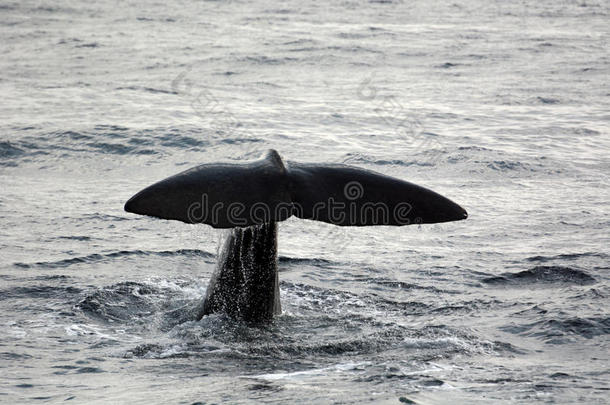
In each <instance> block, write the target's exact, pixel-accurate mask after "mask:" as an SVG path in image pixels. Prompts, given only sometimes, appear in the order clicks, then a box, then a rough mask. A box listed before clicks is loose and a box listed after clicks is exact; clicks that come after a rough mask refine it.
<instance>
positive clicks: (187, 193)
mask: <svg viewBox="0 0 610 405" xmlns="http://www.w3.org/2000/svg"><path fill="white" fill-rule="evenodd" d="M125 210H126V211H127V212H131V213H135V214H140V215H149V216H153V217H157V218H163V219H171V220H178V221H182V222H186V223H191V224H192V223H204V224H208V225H211V226H212V227H214V228H231V231H230V234H229V235H228V237H227V239H226V241H225V242H224V245H223V246H222V249H221V252H220V254H219V257H218V262H217V266H216V269H215V271H214V273H213V275H212V278H211V280H210V283H209V284H208V289H207V292H206V296H205V298H204V300H203V302H202V304H201V307H200V309H199V311H198V318H199V319H200V318H201V317H203V316H205V315H208V314H212V313H225V314H227V315H229V316H230V317H232V318H236V319H240V320H244V321H247V322H262V321H268V320H270V319H272V318H273V315H276V314H279V313H281V306H280V300H279V280H278V271H277V222H280V221H283V220H286V219H287V218H289V217H291V216H296V217H298V218H303V219H311V220H316V221H323V222H327V223H331V224H334V225H339V226H374V225H389V226H404V225H410V224H429V223H439V222H449V221H458V220H462V219H466V218H467V217H468V214H467V212H466V210H464V209H463V208H462V207H460V206H459V205H458V204H456V203H454V202H453V201H451V200H449V199H448V198H446V197H443V196H442V195H440V194H438V193H435V192H434V191H432V190H429V189H427V188H424V187H421V186H418V185H416V184H413V183H409V182H407V181H403V180H400V179H396V178H393V177H389V176H386V175H383V174H380V173H376V172H373V171H370V170H365V169H361V168H358V167H354V166H348V165H340V164H310V163H308V164H304V163H296V162H290V161H288V162H285V163H284V161H282V159H281V157H280V155H279V154H278V153H277V152H276V151H275V150H273V149H271V150H269V151H268V152H267V153H266V154H265V155H264V156H263V157H262V158H261V159H260V160H257V161H253V162H246V163H242V164H235V163H232V164H229V163H216V164H204V165H200V166H197V167H194V168H192V169H189V170H186V171H184V172H181V173H178V174H176V175H174V176H171V177H169V178H167V179H165V180H161V181H159V182H157V183H155V184H153V185H151V186H149V187H147V188H145V189H143V190H142V191H140V192H139V193H137V194H136V195H134V196H133V197H131V198H130V199H129V200H128V201H127V202H126V203H125Z"/></svg>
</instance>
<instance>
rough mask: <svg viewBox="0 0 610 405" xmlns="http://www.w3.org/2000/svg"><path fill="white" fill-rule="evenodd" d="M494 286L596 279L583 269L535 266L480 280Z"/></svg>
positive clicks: (589, 281)
mask: <svg viewBox="0 0 610 405" xmlns="http://www.w3.org/2000/svg"><path fill="white" fill-rule="evenodd" d="M481 281H482V282H483V283H485V284H491V285H496V286H513V285H518V286H526V285H531V286H540V285H553V284H570V285H589V284H595V283H596V282H597V280H596V279H595V278H594V277H592V276H590V275H589V274H587V273H586V272H585V271H583V270H578V269H574V268H571V267H560V266H536V267H534V268H531V269H529V270H524V271H520V272H517V273H504V274H502V275H499V276H494V277H487V278H485V279H483V280H481Z"/></svg>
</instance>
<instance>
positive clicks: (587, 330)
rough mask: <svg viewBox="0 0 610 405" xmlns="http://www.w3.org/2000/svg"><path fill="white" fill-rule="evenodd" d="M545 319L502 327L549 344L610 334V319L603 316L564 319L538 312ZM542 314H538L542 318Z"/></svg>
mask: <svg viewBox="0 0 610 405" xmlns="http://www.w3.org/2000/svg"><path fill="white" fill-rule="evenodd" d="M538 312H540V313H541V314H542V316H543V319H540V320H537V321H535V322H531V323H528V324H523V325H510V326H505V327H501V328H500V329H503V330H505V331H507V332H510V333H515V334H519V335H522V336H532V337H536V338H539V339H542V340H544V341H546V342H547V343H555V344H563V343H565V340H566V339H569V338H570V337H573V336H580V337H584V338H586V339H592V338H594V337H596V336H604V335H609V334H610V318H608V317H602V316H591V317H578V316H572V317H562V316H557V315H556V314H551V313H548V312H546V311H538ZM541 314H538V316H540V315H541Z"/></svg>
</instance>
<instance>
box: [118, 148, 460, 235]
mask: <svg viewBox="0 0 610 405" xmlns="http://www.w3.org/2000/svg"><path fill="white" fill-rule="evenodd" d="M125 210H126V211H128V212H132V213H135V214H141V215H150V216H154V217H158V218H163V219H173V220H179V221H183V222H187V223H205V224H208V225H211V226H213V227H214V228H234V227H246V226H253V225H261V224H264V223H269V222H271V221H274V222H279V221H283V220H285V219H287V218H289V217H290V216H292V215H294V216H296V217H298V218H303V219H313V220H317V221H323V222H328V223H331V224H335V225H340V226H371V225H393V226H401V225H410V224H414V223H415V224H422V223H424V224H427V223H437V222H448V221H457V220H461V219H465V218H466V217H467V216H468V215H467V213H466V211H465V210H464V209H463V208H462V207H460V206H459V205H457V204H456V203H454V202H453V201H451V200H449V199H448V198H446V197H443V196H441V195H440V194H437V193H435V192H434V191H431V190H428V189H426V188H424V187H421V186H418V185H416V184H413V183H409V182H407V181H403V180H399V179H396V178H393V177H389V176H386V175H383V174H379V173H376V172H373V171H370V170H365V169H361V168H358V167H353V166H347V165H340V164H333V165H327V164H303V163H296V162H287V163H286V164H284V163H283V162H282V159H281V158H280V156H279V154H278V153H277V152H276V151H275V150H270V151H268V152H267V154H266V155H265V156H264V157H263V158H262V159H260V160H257V161H254V162H248V163H243V164H235V163H233V164H229V163H224V164H223V163H218V164H204V165H201V166H197V167H194V168H192V169H189V170H186V171H184V172H182V173H179V174H176V175H174V176H172V177H169V178H167V179H165V180H162V181H160V182H158V183H155V184H153V185H152V186H150V187H147V188H145V189H144V190H142V191H140V192H139V193H137V194H136V195H135V196H133V197H132V198H131V199H129V201H127V203H126V204H125Z"/></svg>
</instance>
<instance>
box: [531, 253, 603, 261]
mask: <svg viewBox="0 0 610 405" xmlns="http://www.w3.org/2000/svg"><path fill="white" fill-rule="evenodd" d="M587 257H595V258H600V259H607V258H608V255H607V254H605V253H597V252H585V253H562V254H559V255H555V256H532V257H528V258H527V259H525V260H527V261H528V262H541V263H546V262H550V261H554V260H578V259H582V258H587Z"/></svg>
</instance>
